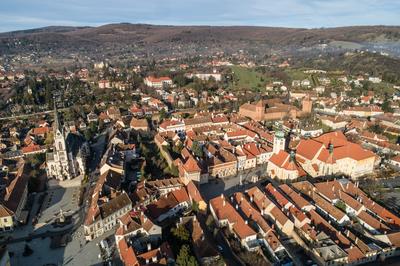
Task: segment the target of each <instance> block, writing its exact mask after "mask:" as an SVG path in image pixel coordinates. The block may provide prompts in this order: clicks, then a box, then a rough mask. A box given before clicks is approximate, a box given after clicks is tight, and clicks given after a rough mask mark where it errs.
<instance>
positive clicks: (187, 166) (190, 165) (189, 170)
mask: <svg viewBox="0 0 400 266" xmlns="http://www.w3.org/2000/svg"><path fill="white" fill-rule="evenodd" d="M175 165H176V166H177V167H178V170H179V176H180V177H181V178H182V180H183V183H185V184H188V183H189V182H190V181H196V182H199V183H200V184H202V183H206V182H207V181H208V180H207V179H205V178H201V168H200V166H199V164H198V162H197V160H196V159H195V158H194V157H193V155H191V154H190V153H189V152H187V153H186V156H183V159H179V158H178V159H177V160H175Z"/></svg>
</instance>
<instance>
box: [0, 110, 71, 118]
mask: <svg viewBox="0 0 400 266" xmlns="http://www.w3.org/2000/svg"><path fill="white" fill-rule="evenodd" d="M68 109H69V107H66V108H62V109H57V110H58V111H59V112H60V111H65V110H68ZM53 112H54V110H48V111H43V112H37V113H32V114H24V115H14V116H7V117H0V121H1V120H17V119H23V118H28V117H31V116H38V115H45V114H51V113H53Z"/></svg>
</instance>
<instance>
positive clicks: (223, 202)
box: [222, 199, 225, 207]
mask: <svg viewBox="0 0 400 266" xmlns="http://www.w3.org/2000/svg"><path fill="white" fill-rule="evenodd" d="M222 206H224V207H225V199H224V200H223V201H222Z"/></svg>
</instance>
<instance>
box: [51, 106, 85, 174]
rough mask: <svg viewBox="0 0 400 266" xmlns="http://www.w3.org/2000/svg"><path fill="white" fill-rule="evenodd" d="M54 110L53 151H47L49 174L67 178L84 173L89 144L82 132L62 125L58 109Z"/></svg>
mask: <svg viewBox="0 0 400 266" xmlns="http://www.w3.org/2000/svg"><path fill="white" fill-rule="evenodd" d="M54 112H55V113H54V117H55V118H54V125H53V132H54V146H53V151H52V152H48V153H46V172H47V176H48V177H49V178H55V179H58V180H66V179H72V178H75V177H77V176H79V175H84V174H85V173H86V161H87V157H88V155H89V154H90V151H89V145H88V143H87V142H86V140H85V138H84V137H83V136H82V135H81V134H79V133H73V132H70V130H69V128H64V127H63V126H61V125H60V121H59V117H58V112H57V109H55V110H54Z"/></svg>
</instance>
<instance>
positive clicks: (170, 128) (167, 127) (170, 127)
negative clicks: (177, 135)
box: [158, 119, 185, 132]
mask: <svg viewBox="0 0 400 266" xmlns="http://www.w3.org/2000/svg"><path fill="white" fill-rule="evenodd" d="M183 131H185V123H184V122H183V121H180V120H175V119H171V120H164V121H163V122H162V123H161V124H160V125H159V126H158V132H183Z"/></svg>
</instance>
